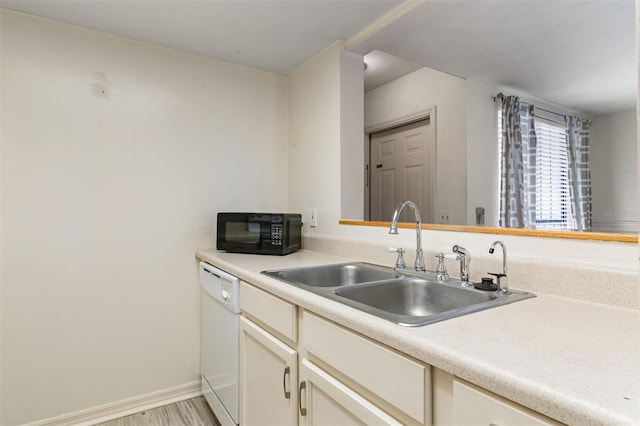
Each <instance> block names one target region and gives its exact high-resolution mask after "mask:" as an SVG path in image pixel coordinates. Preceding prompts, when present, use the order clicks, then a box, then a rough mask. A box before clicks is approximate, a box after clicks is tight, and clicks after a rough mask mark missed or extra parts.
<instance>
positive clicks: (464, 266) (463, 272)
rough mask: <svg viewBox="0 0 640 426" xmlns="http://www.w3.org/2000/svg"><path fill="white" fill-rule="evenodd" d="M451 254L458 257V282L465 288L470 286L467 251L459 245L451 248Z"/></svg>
mask: <svg viewBox="0 0 640 426" xmlns="http://www.w3.org/2000/svg"><path fill="white" fill-rule="evenodd" d="M452 250H453V252H454V253H457V254H458V255H460V281H462V285H463V286H465V287H469V286H471V283H470V282H469V264H470V263H471V253H469V251H468V250H467V249H466V248H464V247H462V246H459V245H457V244H456V245H455V246H453V249H452Z"/></svg>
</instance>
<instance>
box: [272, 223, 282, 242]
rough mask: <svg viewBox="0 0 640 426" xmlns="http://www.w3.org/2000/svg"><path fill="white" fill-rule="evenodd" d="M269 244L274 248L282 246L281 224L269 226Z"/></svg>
mask: <svg viewBox="0 0 640 426" xmlns="http://www.w3.org/2000/svg"><path fill="white" fill-rule="evenodd" d="M271 244H272V245H274V246H281V245H282V224H281V223H278V224H275V223H272V224H271Z"/></svg>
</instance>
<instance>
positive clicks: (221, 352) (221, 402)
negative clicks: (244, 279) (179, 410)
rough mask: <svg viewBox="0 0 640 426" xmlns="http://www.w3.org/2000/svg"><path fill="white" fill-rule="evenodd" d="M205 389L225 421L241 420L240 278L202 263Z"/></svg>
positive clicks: (206, 395)
mask: <svg viewBox="0 0 640 426" xmlns="http://www.w3.org/2000/svg"><path fill="white" fill-rule="evenodd" d="M200 286H201V289H202V299H201V353H200V372H201V375H202V393H203V394H204V396H205V398H206V400H207V402H208V403H209V405H210V406H211V409H212V410H213V412H214V414H215V415H216V417H217V418H218V420H219V421H220V423H222V425H237V424H238V423H239V418H238V417H239V415H238V412H239V407H238V405H239V404H238V399H239V390H238V383H239V370H238V361H239V360H238V356H239V343H240V337H239V319H240V303H239V299H238V297H239V287H240V280H238V278H236V277H233V276H231V275H229V274H227V273H226V272H224V271H221V270H219V269H217V268H214V267H213V266H211V265H209V264H206V263H201V264H200Z"/></svg>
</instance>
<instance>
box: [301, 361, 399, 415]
mask: <svg viewBox="0 0 640 426" xmlns="http://www.w3.org/2000/svg"><path fill="white" fill-rule="evenodd" d="M300 380H301V382H300V385H299V388H298V392H299V393H300V395H299V396H298V397H299V399H300V401H301V403H300V407H299V412H300V416H301V422H303V423H304V424H306V425H309V426H311V425H313V426H320V425H326V426H335V425H341V426H347V425H400V424H401V423H400V422H398V421H397V420H396V419H394V418H393V417H391V416H389V415H388V414H387V413H385V412H384V411H382V410H381V409H380V408H378V407H376V406H375V405H373V404H372V403H371V402H369V401H367V400H366V399H364V398H363V397H362V396H360V395H359V394H357V393H356V392H354V391H353V390H351V389H350V388H348V387H347V386H345V385H344V384H343V383H341V382H340V381H338V380H337V379H335V378H334V377H332V376H331V375H329V374H328V373H327V372H325V371H324V370H322V369H320V368H319V367H317V366H316V365H315V364H313V363H312V362H310V361H309V360H307V359H303V360H302V363H301V366H300Z"/></svg>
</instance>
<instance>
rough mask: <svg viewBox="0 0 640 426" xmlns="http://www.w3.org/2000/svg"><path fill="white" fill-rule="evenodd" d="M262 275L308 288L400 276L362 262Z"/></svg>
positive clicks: (269, 272) (351, 283) (281, 270)
mask: <svg viewBox="0 0 640 426" xmlns="http://www.w3.org/2000/svg"><path fill="white" fill-rule="evenodd" d="M262 273H263V274H265V275H269V276H271V277H274V278H277V279H279V280H282V281H286V282H288V283H290V284H291V283H293V284H302V285H305V286H310V287H341V286H345V285H353V284H359V283H367V282H372V281H381V280H388V279H390V278H396V277H398V276H400V274H396V273H395V272H394V271H393V270H392V269H389V268H385V267H383V266H378V265H373V264H370V263H364V262H358V263H343V264H335V265H323V266H311V267H308V268H294V269H280V270H272V271H263V272H262Z"/></svg>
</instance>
